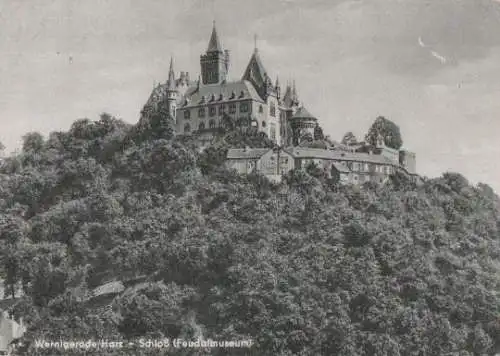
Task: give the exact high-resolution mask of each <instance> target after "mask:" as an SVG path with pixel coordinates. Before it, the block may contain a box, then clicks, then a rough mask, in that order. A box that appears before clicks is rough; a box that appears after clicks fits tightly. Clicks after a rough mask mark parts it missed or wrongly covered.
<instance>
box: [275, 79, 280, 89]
mask: <svg viewBox="0 0 500 356" xmlns="http://www.w3.org/2000/svg"><path fill="white" fill-rule="evenodd" d="M274 86H275V87H276V88H279V87H280V78H279V77H278V76H276V84H275V85H274Z"/></svg>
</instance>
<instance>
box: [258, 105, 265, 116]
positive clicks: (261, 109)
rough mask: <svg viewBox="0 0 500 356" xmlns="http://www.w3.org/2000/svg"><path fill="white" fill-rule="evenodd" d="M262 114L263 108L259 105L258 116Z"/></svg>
mask: <svg viewBox="0 0 500 356" xmlns="http://www.w3.org/2000/svg"><path fill="white" fill-rule="evenodd" d="M263 112H264V108H263V107H262V105H259V114H262V113H263Z"/></svg>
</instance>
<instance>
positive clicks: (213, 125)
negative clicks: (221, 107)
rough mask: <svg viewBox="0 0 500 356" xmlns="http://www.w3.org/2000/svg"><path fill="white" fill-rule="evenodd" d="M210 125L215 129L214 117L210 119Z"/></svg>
mask: <svg viewBox="0 0 500 356" xmlns="http://www.w3.org/2000/svg"><path fill="white" fill-rule="evenodd" d="M208 126H209V127H210V128H211V129H215V120H213V119H212V120H210V121H209V122H208Z"/></svg>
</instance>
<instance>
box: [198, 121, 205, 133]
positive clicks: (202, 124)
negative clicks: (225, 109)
mask: <svg viewBox="0 0 500 356" xmlns="http://www.w3.org/2000/svg"><path fill="white" fill-rule="evenodd" d="M203 130H205V123H204V122H201V123H200V124H199V125H198V131H203Z"/></svg>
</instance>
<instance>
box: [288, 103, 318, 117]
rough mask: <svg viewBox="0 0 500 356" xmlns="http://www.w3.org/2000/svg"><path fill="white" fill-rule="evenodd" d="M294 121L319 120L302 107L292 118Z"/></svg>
mask: <svg viewBox="0 0 500 356" xmlns="http://www.w3.org/2000/svg"><path fill="white" fill-rule="evenodd" d="M292 119H314V120H317V119H316V117H315V116H314V115H312V114H311V113H310V112H309V111H307V109H306V108H305V107H303V106H301V107H300V108H299V109H298V110H297V112H296V113H295V114H294V115H293V116H292Z"/></svg>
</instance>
